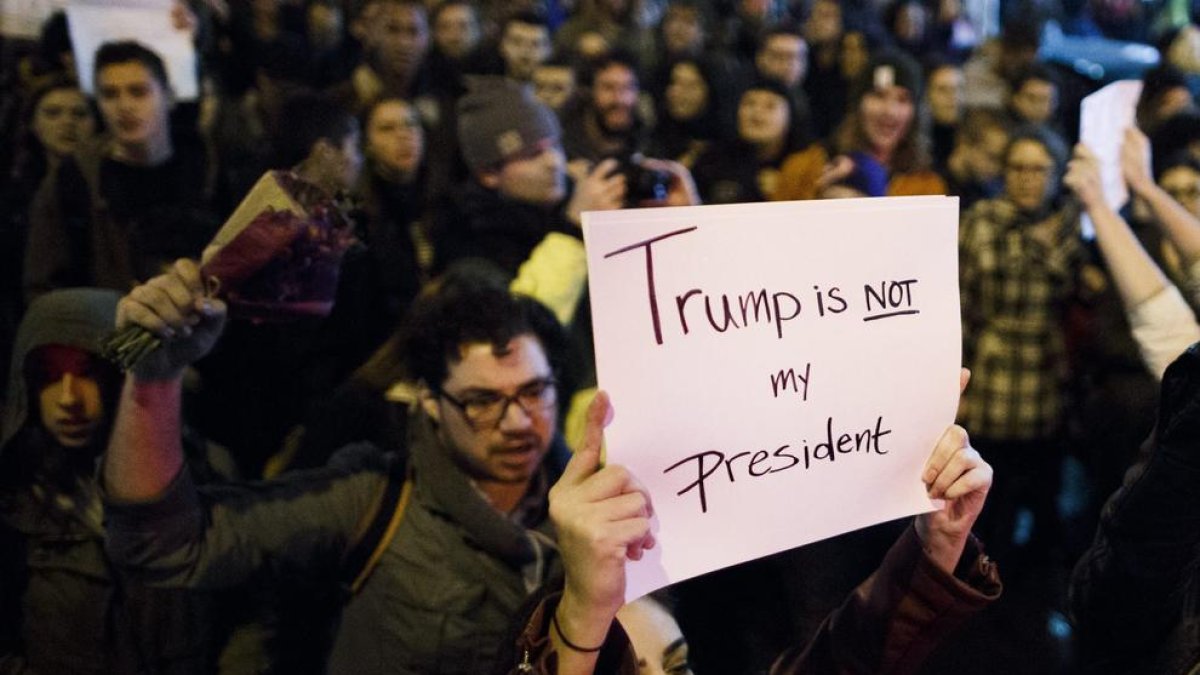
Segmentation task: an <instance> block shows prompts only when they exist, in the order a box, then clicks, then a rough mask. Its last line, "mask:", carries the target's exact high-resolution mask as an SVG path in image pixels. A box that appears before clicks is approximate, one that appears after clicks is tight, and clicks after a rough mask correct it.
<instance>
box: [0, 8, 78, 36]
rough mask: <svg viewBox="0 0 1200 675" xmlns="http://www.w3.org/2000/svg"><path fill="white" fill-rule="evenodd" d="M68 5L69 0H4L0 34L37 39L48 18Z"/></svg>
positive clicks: (0, 19) (1, 10)
mask: <svg viewBox="0 0 1200 675" xmlns="http://www.w3.org/2000/svg"><path fill="white" fill-rule="evenodd" d="M66 6H67V0H4V1H3V2H0V35H3V36H4V37H6V38H15V39H20V40H37V39H38V38H39V37H41V34H42V25H43V24H45V23H46V20H47V19H49V18H50V17H51V16H52V15H53V14H54V13H55V12H57V11H60V10H62V9H64V8H65V7H66Z"/></svg>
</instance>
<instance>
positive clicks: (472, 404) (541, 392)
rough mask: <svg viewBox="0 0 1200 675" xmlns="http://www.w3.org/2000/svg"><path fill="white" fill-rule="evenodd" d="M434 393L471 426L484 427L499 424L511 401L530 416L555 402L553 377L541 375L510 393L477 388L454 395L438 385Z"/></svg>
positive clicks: (541, 411)
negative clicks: (459, 397)
mask: <svg viewBox="0 0 1200 675" xmlns="http://www.w3.org/2000/svg"><path fill="white" fill-rule="evenodd" d="M437 394H438V396H440V397H442V398H444V399H446V401H448V402H449V403H450V404H452V405H453V406H454V407H455V408H458V409H459V411H460V412H462V414H463V417H465V418H466V420H467V423H468V424H470V425H471V428H473V429H475V430H476V431H486V430H488V429H495V428H496V427H497V426H499V425H500V420H502V419H504V416H505V415H506V414H507V413H508V406H509V405H511V404H512V403H514V402H515V403H516V404H517V405H519V406H520V407H521V411H522V412H524V413H525V414H526V415H529V416H530V417H532V416H533V415H534V413H539V414H540V413H545V412H546V411H547V410H549V409H550V408H551V407H552V406H553V405H554V404H555V403H557V402H558V383H557V382H555V381H554V378H551V377H543V378H541V379H537V380H534V381H533V382H530V383H529V384H526V385H525V386H523V387H521V388H520V389H518V390H517V393H515V394H513V395H511V396H508V395H506V394H501V393H500V392H487V391H481V392H475V393H472V394H470V395H469V396H465V397H463V398H462V399H458V398H455V397H453V396H451V395H450V394H449V393H448V392H446V390H444V389H441V388H439V389H438V391H437Z"/></svg>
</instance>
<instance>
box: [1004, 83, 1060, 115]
mask: <svg viewBox="0 0 1200 675" xmlns="http://www.w3.org/2000/svg"><path fill="white" fill-rule="evenodd" d="M1012 108H1013V112H1015V113H1016V114H1017V117H1019V118H1021V120H1023V121H1025V122H1029V123H1030V124H1046V123H1047V122H1049V121H1050V118H1052V117H1053V116H1054V111H1055V110H1057V109H1058V87H1056V86H1054V83H1053V82H1047V81H1046V80H1038V79H1029V80H1025V82H1023V83H1022V84H1021V88H1020V89H1018V90H1016V91H1015V92H1013V95H1012Z"/></svg>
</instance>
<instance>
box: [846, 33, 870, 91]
mask: <svg viewBox="0 0 1200 675" xmlns="http://www.w3.org/2000/svg"><path fill="white" fill-rule="evenodd" d="M870 61H871V50H870V48H869V47H867V38H866V36H864V35H863V34H862V33H859V32H857V31H854V32H851V33H846V34H845V35H843V36H842V77H844V78H846V79H848V80H853V79H854V78H856V77H858V75H859V73H861V72H862V71H863V70H864V69H865V68H866V67H867V63H869V62H870Z"/></svg>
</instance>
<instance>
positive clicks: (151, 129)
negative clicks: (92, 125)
mask: <svg viewBox="0 0 1200 675" xmlns="http://www.w3.org/2000/svg"><path fill="white" fill-rule="evenodd" d="M96 91H97V94H98V100H99V103H100V112H101V113H102V114H103V115H104V121H105V122H106V123H107V124H108V128H109V129H110V130H111V131H112V133H113V135H115V136H116V139H117V142H118V143H121V144H122V145H126V146H145V145H147V144H149V143H151V142H153V141H154V140H156V139H157V138H160V137H165V135H166V134H167V130H168V124H169V119H170V111H171V96H170V92H168V91H167V89H166V88H165V87H164V86H163V84H162V83H161V82H159V81H158V79H157V78H155V77H154V74H153V73H151V72H150V69H149V68H147V67H146V66H144V65H142V64H141V63H138V62H137V61H128V62H125V63H114V64H112V65H108V66H105V67H104V68H102V69H101V70H100V72H99V73H97V77H96Z"/></svg>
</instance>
